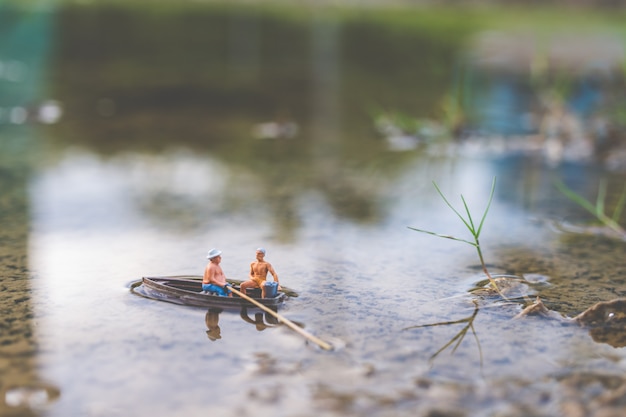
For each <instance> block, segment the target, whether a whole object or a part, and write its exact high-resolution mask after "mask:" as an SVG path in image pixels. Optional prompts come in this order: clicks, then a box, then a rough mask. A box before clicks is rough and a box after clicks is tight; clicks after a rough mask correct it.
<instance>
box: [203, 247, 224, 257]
mask: <svg viewBox="0 0 626 417" xmlns="http://www.w3.org/2000/svg"><path fill="white" fill-rule="evenodd" d="M221 254H222V251H221V250H219V249H211V250H210V251H209V253H208V254H207V256H206V257H207V259H213V258H215V257H216V256H220V255H221Z"/></svg>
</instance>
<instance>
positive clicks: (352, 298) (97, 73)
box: [0, 7, 626, 416]
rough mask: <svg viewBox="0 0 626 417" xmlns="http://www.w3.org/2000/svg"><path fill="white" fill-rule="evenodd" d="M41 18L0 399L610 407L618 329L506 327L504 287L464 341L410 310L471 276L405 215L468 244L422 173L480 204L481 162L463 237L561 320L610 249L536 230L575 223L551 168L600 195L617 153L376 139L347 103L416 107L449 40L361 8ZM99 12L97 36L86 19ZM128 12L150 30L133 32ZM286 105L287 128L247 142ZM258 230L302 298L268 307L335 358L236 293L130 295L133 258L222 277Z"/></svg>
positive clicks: (578, 302) (613, 272)
mask: <svg viewBox="0 0 626 417" xmlns="http://www.w3.org/2000/svg"><path fill="white" fill-rule="evenodd" d="M76 14H78V17H80V19H75V17H76ZM70 17H72V19H70ZM57 18H58V19H60V20H59V21H60V22H66V23H67V22H73V24H72V25H69V26H65V25H60V28H61V29H58V31H57V32H55V34H56V36H57V38H58V40H59V41H58V42H59V43H57V44H56V46H55V49H54V51H55V52H54V53H53V54H52V59H51V61H52V64H51V66H50V69H49V75H48V77H49V78H50V80H52V81H51V84H50V90H49V93H50V94H51V95H52V96H51V97H52V98H53V99H55V100H57V101H58V102H59V103H62V106H63V111H64V114H63V118H62V119H61V120H60V121H58V123H55V124H52V125H45V123H43V122H41V121H39V122H36V121H35V122H29V123H23V124H17V125H16V123H13V122H10V123H6V124H5V125H3V126H1V128H2V130H1V131H0V133H1V134H2V139H3V153H2V154H3V158H2V171H1V172H0V173H1V175H0V179H1V181H2V183H1V184H2V199H1V200H0V203H1V206H0V214H1V215H2V218H3V228H2V237H1V239H2V260H1V261H0V267H1V268H2V271H3V272H2V277H1V279H2V281H1V285H2V288H1V289H2V294H3V297H2V303H1V304H0V305H1V306H2V310H3V319H2V320H3V321H2V345H1V347H0V353H1V356H0V358H1V361H0V373H1V374H2V385H0V388H1V389H2V392H3V395H4V403H3V405H2V408H0V413H2V415H7V416H8V415H41V416H67V415H88V416H100V415H102V416H105V415H106V416H117V415H119V416H122V415H129V414H132V415H138V416H141V415H150V416H166V415H167V416H169V415H186V416H195V415H198V416H199V415H206V413H207V412H210V413H215V414H219V415H223V416H231V415H232V416H235V415H236V416H246V415H250V416H266V415H267V416H270V415H271V416H276V415H285V416H296V415H298V416H308V415H328V416H335V415H337V416H338V415H346V414H350V415H368V416H370V415H380V416H385V415H424V416H425V415H433V414H436V413H439V414H445V415H459V416H465V415H467V416H469V415H472V416H480V415H492V414H494V413H504V414H506V415H512V416H517V415H519V416H522V415H524V416H527V415H570V414H568V413H569V412H570V411H571V410H575V411H581V410H582V412H583V413H584V412H588V411H589V410H592V409H593V410H601V409H602V408H606V409H608V410H612V411H614V410H617V409H619V407H621V405H620V404H621V403H620V400H619V399H615V398H613V397H611V396H612V395H614V396H615V395H618V393H619V392H620V389H623V387H624V386H625V385H624V384H625V381H624V379H623V376H622V375H623V373H624V366H625V362H624V351H623V347H620V346H617V347H615V346H612V345H610V344H608V343H605V342H603V341H601V340H598V341H597V340H595V339H594V337H593V335H592V334H590V332H589V331H588V329H584V328H581V327H577V326H566V325H564V324H562V323H560V322H557V321H550V320H547V319H542V318H540V317H527V318H524V319H521V320H512V318H513V317H514V316H515V315H516V314H517V313H518V312H519V311H520V310H521V308H522V303H499V302H495V301H493V300H484V301H482V302H481V303H479V304H478V305H479V310H478V312H477V314H476V315H475V317H474V320H473V321H472V322H471V324H472V326H473V327H472V328H471V329H468V330H467V333H466V334H465V337H464V338H462V339H454V338H455V337H456V336H457V335H458V334H459V332H460V331H462V330H463V328H464V326H465V325H466V324H467V323H463V322H460V323H458V324H448V325H439V326H432V327H425V328H413V327H414V326H419V325H425V324H436V323H446V322H455V321H459V320H461V319H463V318H467V317H471V316H472V314H473V313H474V312H475V308H476V306H475V304H474V303H473V302H472V300H473V299H475V297H473V296H471V295H470V294H469V293H468V291H469V290H470V289H471V288H473V287H474V286H475V285H476V283H478V282H480V281H482V280H483V279H484V275H483V274H482V272H481V268H480V265H479V262H478V258H477V256H476V253H475V251H474V249H473V248H472V247H471V246H469V245H466V244H463V243H460V242H455V241H451V240H445V239H440V238H436V237H434V236H429V235H425V234H419V233H417V232H414V231H411V230H409V229H408V228H407V226H414V227H418V228H423V229H428V230H433V231H436V232H441V233H446V234H451V235H454V236H460V237H463V238H469V237H470V236H469V235H468V232H467V229H465V228H464V226H463V224H462V223H461V222H460V220H459V219H458V218H457V217H456V216H455V215H454V213H453V212H452V211H451V210H449V208H448V207H447V206H446V205H445V203H444V202H443V201H442V199H441V198H440V197H439V196H438V194H437V192H436V190H435V188H434V187H433V185H432V181H433V180H434V181H436V182H437V184H438V185H439V186H440V188H441V190H442V191H443V192H444V193H445V194H446V195H447V196H449V197H450V201H451V202H452V203H453V204H454V205H455V206H456V207H458V208H461V207H462V205H461V204H462V203H461V200H460V198H459V195H460V194H463V195H464V196H465V198H466V200H467V203H468V206H469V207H470V209H471V211H472V213H476V217H477V218H480V215H481V214H482V211H483V210H484V207H485V204H486V202H487V200H488V196H489V191H490V186H491V183H492V180H493V178H494V177H496V178H497V186H496V192H495V197H494V201H493V203H492V206H491V209H490V211H489V215H488V217H487V219H486V221H485V224H484V229H483V234H482V235H481V243H482V245H483V250H484V253H485V256H486V259H487V262H488V264H489V267H490V269H491V270H492V271H493V272H494V273H502V274H513V275H518V276H526V277H527V278H529V279H536V280H539V281H541V284H540V285H538V286H537V287H536V289H535V292H536V294H538V295H540V296H541V297H542V299H543V300H544V302H545V303H546V305H547V306H548V307H549V308H551V309H553V310H555V311H558V312H560V313H562V314H564V315H569V316H573V315H575V314H578V313H579V312H581V311H583V310H584V309H586V308H587V307H589V306H591V305H592V304H594V303H595V302H598V301H603V300H609V299H613V298H617V297H623V296H624V295H625V294H626V283H625V282H624V273H623V271H624V268H625V267H626V265H625V264H624V256H623V253H624V242H623V241H620V240H617V239H611V238H607V237H604V236H595V235H573V234H567V233H564V232H561V231H557V230H555V228H554V227H553V224H554V221H555V220H557V221H558V220H562V219H567V220H570V221H575V222H579V221H587V220H589V216H588V215H587V214H586V213H585V212H584V211H583V210H582V209H581V208H579V207H577V206H576V205H575V204H573V203H572V202H571V201H569V200H568V199H567V198H565V197H564V196H563V195H561V194H559V193H558V191H556V189H555V188H554V186H553V183H552V181H553V179H554V178H561V179H564V180H566V181H567V182H568V184H570V185H571V186H572V187H575V188H576V190H577V191H579V192H581V193H584V194H585V195H586V196H588V198H592V199H593V198H595V193H596V190H597V184H598V183H599V180H600V178H607V179H608V180H609V184H611V186H610V188H609V190H610V193H609V196H608V197H607V201H608V203H607V204H608V205H609V206H610V207H612V206H613V205H615V202H616V200H617V197H618V194H619V191H620V184H623V183H624V175H623V173H621V172H620V171H615V170H609V169H607V167H606V166H604V165H602V164H596V163H590V162H589V161H557V163H554V161H549V160H546V158H545V157H544V154H542V153H541V152H539V153H534V154H533V153H529V152H521V153H515V152H513V153H510V152H500V153H496V152H493V151H492V150H493V149H492V148H486V147H485V148H480V149H482V151H480V152H470V151H469V150H468V149H470V148H469V147H466V148H463V147H462V146H463V145H462V144H461V145H459V144H458V143H455V142H444V145H443V146H441V147H439V146H424V147H417V148H414V149H409V150H406V151H403V152H397V149H395V150H394V149H393V148H390V147H389V146H388V144H387V142H385V139H384V138H383V137H381V136H380V134H379V133H377V132H376V130H375V127H374V117H371V115H370V114H368V113H367V111H366V110H367V107H368V104H369V103H363V97H366V98H367V99H368V100H371V101H372V102H380V101H385V99H386V97H387V100H388V103H390V104H393V107H396V108H399V109H402V108H403V106H406V105H407V103H415V106H416V107H418V108H422V107H423V108H428V107H430V108H434V107H435V106H436V104H435V103H437V102H438V100H439V99H440V98H441V96H442V95H445V94H446V91H447V89H448V87H449V84H448V83H452V81H451V80H454V69H453V68H451V69H449V71H446V70H441V71H435V70H433V68H438V67H439V65H441V66H442V67H445V66H444V65H443V63H445V62H447V61H448V60H449V59H456V57H458V56H461V55H462V53H461V52H462V51H461V49H459V48H460V47H461V45H463V44H464V42H463V40H464V39H465V38H464V37H463V36H462V35H464V33H460V34H458V35H457V36H458V37H457V38H454V37H450V38H446V39H442V40H441V41H440V42H437V41H435V40H433V38H432V36H428V34H424V33H423V32H421V31H417V32H416V33H411V32H408V33H407V32H401V31H394V30H389V31H384V32H382V33H381V32H378V30H379V29H380V27H379V26H376V25H374V26H368V25H370V24H371V23H367V21H365V22H364V23H361V24H352V25H351V24H348V23H341V21H339V20H332V19H330V20H326V19H321V20H316V19H313V20H311V21H307V22H306V23H302V22H300V23H299V24H296V23H294V22H293V21H291V20H289V19H287V20H286V21H284V22H283V21H281V20H280V19H277V20H276V21H275V20H273V19H270V18H266V17H263V15H262V16H261V17H259V16H256V15H254V14H252V15H250V14H236V13H234V12H228V13H224V12H219V13H218V12H216V11H214V10H213V11H207V12H205V14H193V13H190V12H189V13H183V14H173V15H167V14H163V15H160V14H150V15H148V17H145V18H141V17H140V16H139V15H138V14H136V13H133V12H131V11H125V10H124V9H115V8H114V9H110V10H109V9H104V10H100V9H97V8H90V7H85V8H84V9H82V8H70V9H61V10H60V11H59V14H58V15H57V17H55V19H57ZM64 19H65V20H64ZM114 19H121V20H116V22H118V24H119V26H118V28H119V30H118V31H115V32H108V33H111V38H107V37H103V36H101V32H100V31H99V30H90V29H94V28H96V29H98V28H101V26H99V25H104V26H106V25H105V23H106V22H109V21H112V20H114ZM77 22H78V23H77ZM206 22H212V23H213V25H209V27H210V28H213V29H211V30H209V29H206V32H205V31H204V30H205V29H202V30H201V28H204V27H205V26H203V25H204V24H205V23H206ZM135 23H136V25H135ZM140 27H141V28H146V27H147V28H149V29H150V30H147V31H141V33H142V35H141V36H143V37H140V36H139V35H138V33H139V28H140ZM170 27H173V28H181V27H185V28H187V29H188V30H185V31H182V30H179V31H173V32H172V31H169V30H166V29H168V28H170ZM157 29H158V30H157ZM357 29H359V30H357ZM135 30H137V32H135ZM462 30H463V31H465V30H469V29H467V28H462ZM167 33H169V34H171V36H169V35H168V36H165V35H164V34H167ZM249 33H253V34H257V35H255V36H247V35H246V34H249ZM259 33H262V34H263V35H258V34H259ZM361 33H362V34H363V36H364V37H360V36H357V35H358V34H361ZM131 35H132V36H131ZM201 35H204V36H201ZM209 35H210V36H209ZM177 36H180V38H179V37H177ZM368 36H369V37H368ZM117 37H119V38H120V39H118V38H117ZM286 37H289V39H290V41H291V42H286V40H285V39H286ZM107 39H108V41H107ZM124 39H128V41H127V42H123V40H124ZM353 39H358V41H356V40H353ZM363 39H370V40H375V39H378V40H379V41H380V42H381V45H380V49H376V51H378V53H380V54H381V56H386V57H387V58H386V60H385V61H384V62H386V63H387V64H388V65H387V66H385V65H383V64H381V61H380V60H378V59H374V60H373V62H369V61H368V60H366V58H365V57H364V55H361V54H362V53H364V52H363V51H361V49H359V47H358V45H362V40H363ZM87 40H90V41H89V42H88V41H87ZM177 40H178V41H180V42H182V41H184V42H182V43H179V44H177V43H176V41H177ZM192 40H193V41H195V42H197V43H193V42H190V41H192ZM161 41H162V44H163V47H162V49H160V48H157V45H159V42H161ZM280 41H283V42H284V43H281V42H280ZM108 42H110V43H108ZM254 42H258V44H257V43H254ZM403 42H404V43H403ZM172 45H173V46H172ZM181 45H184V46H185V48H182V47H181ZM229 45H230V46H229ZM233 45H235V46H233ZM305 45H306V47H305ZM355 45H356V46H355ZM369 45H370V46H371V47H374V46H375V45H373V44H371V43H369ZM402 45H406V46H407V47H406V48H404V47H402ZM409 45H412V47H415V48H418V49H420V48H421V49H420V50H421V52H422V54H421V55H420V56H419V59H418V57H416V56H413V55H411V54H407V48H408V47H409ZM95 46H98V48H96V47H95ZM392 46H395V47H397V48H398V49H397V50H394V48H393V47H392ZM210 47H213V49H212V48H210ZM280 47H283V48H286V49H283V50H281V49H280ZM152 48H155V49H158V50H160V52H161V53H160V54H159V53H157V52H156V51H154V50H153V49H152ZM220 48H221V49H220ZM272 48H276V49H277V50H278V51H280V52H273V49H272ZM289 48H293V51H292V50H290V49H289ZM207 50H210V51H211V52H210V53H209V52H206V51H207ZM291 52H294V53H299V54H300V55H297V56H294V55H293V54H291ZM225 57H228V59H226V58H225ZM424 60H427V61H428V62H430V63H431V65H430V66H428V67H424V66H422V65H421V64H420V62H422V61H424ZM225 63H228V65H230V67H226V68H223V67H222V66H224V65H225ZM377 65H378V66H377ZM198 67H202V68H204V70H203V71H198V70H197V68H198ZM195 68H196V69H195ZM235 69H238V70H239V71H241V72H237V71H235ZM413 69H414V70H415V73H412V71H413ZM389 71H391V72H392V73H391V74H390V73H389ZM211 74H217V76H211ZM416 74H419V75H420V76H419V77H417V76H416ZM359 80H361V81H359ZM373 81H376V82H373ZM352 83H354V84H352ZM407 85H410V86H412V88H407ZM414 91H422V92H423V94H421V95H419V97H418V95H417V94H415V93H414ZM24 94H25V95H26V93H24ZM389 97H397V99H395V98H394V99H392V98H389ZM48 98H50V97H48ZM355 103H359V104H363V106H357V105H356V104H355ZM285 109H286V110H285ZM416 113H420V111H417V112H416ZM424 113H425V112H424ZM14 122H15V121H14ZM287 122H289V123H293V124H294V125H295V126H297V128H298V129H297V130H296V133H294V134H293V135H291V134H285V135H277V136H275V137H273V138H267V137H264V138H261V137H260V136H263V135H260V136H259V135H258V134H257V133H258V132H259V129H261V130H262V129H263V128H265V129H268V126H269V128H271V127H272V126H274V127H275V126H276V125H267V124H265V123H287ZM259 124H264V125H259ZM264 131H265V132H267V130H264ZM270 131H271V129H270ZM265 136H267V135H265ZM490 138H493V136H490ZM467 143H470V142H467ZM9 145H10V146H9ZM488 149H491V150H488ZM5 225H8V226H5ZM258 246H264V247H265V248H266V249H267V260H268V261H270V262H271V263H272V264H273V266H274V268H275V269H276V271H277V272H278V274H279V276H280V280H281V283H283V284H284V285H286V286H288V287H290V288H293V289H295V290H296V291H297V292H298V293H299V297H297V298H291V299H289V300H288V301H287V302H286V303H285V305H284V306H283V308H282V309H281V310H280V312H281V313H282V314H284V315H285V316H286V317H288V318H289V319H291V320H293V321H296V322H299V323H302V324H303V325H304V326H305V328H306V329H307V331H309V332H311V333H313V334H315V335H316V336H318V337H320V338H322V339H324V340H327V341H329V342H330V343H332V344H333V346H334V347H335V349H334V350H333V351H332V352H325V351H322V350H320V349H319V348H317V347H315V346H314V345H311V344H309V343H307V342H306V341H305V340H303V339H302V338H301V337H300V336H299V335H297V334H295V333H294V332H292V331H290V330H289V329H288V328H286V327H285V326H277V325H276V324H275V323H273V322H271V321H268V320H267V319H265V318H263V317H261V316H256V315H255V314H256V313H259V312H258V311H254V310H250V311H248V312H247V313H248V315H247V316H246V318H245V319H244V318H242V316H241V315H240V313H239V312H222V313H221V314H219V316H215V315H211V314H207V313H208V312H207V311H206V310H203V309H198V308H189V307H182V306H177V305H173V304H168V303H164V302H159V301H155V300H150V299H146V298H143V297H138V296H136V295H133V294H132V293H131V292H130V285H131V283H132V282H134V281H136V280H138V279H140V278H141V277H142V276H149V275H170V274H171V275H181V274H201V273H202V270H203V268H204V266H205V264H206V259H205V255H206V252H207V251H208V250H209V249H210V248H212V247H218V248H220V249H221V250H222V251H223V263H222V267H223V269H224V271H225V272H226V274H227V276H229V277H231V278H235V279H242V278H244V277H245V276H246V274H247V272H248V267H249V263H250V262H251V261H252V260H253V259H254V251H255V249H256V248H257V247H258ZM261 320H263V321H261ZM216 322H217V323H216ZM216 324H219V328H220V330H219V338H218V337H216V335H217V332H216V331H215V325H216ZM451 340H454V341H453V343H452V344H450V345H448V343H449V342H450V341H451ZM456 341H458V342H459V343H458V344H457V343H456ZM446 346H448V347H446ZM616 393H617V394H616ZM568 410H570V411H568Z"/></svg>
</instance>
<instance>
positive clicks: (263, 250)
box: [256, 248, 265, 255]
mask: <svg viewBox="0 0 626 417" xmlns="http://www.w3.org/2000/svg"><path fill="white" fill-rule="evenodd" d="M256 251H257V252H261V253H262V254H263V255H265V249H263V248H257V249H256Z"/></svg>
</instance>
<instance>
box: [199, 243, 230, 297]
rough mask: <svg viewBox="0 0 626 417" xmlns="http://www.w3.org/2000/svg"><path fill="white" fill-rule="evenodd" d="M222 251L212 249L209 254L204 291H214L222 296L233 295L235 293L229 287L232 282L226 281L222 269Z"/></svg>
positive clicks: (203, 281) (203, 284) (203, 282)
mask: <svg viewBox="0 0 626 417" xmlns="http://www.w3.org/2000/svg"><path fill="white" fill-rule="evenodd" d="M221 254H222V251H220V250H218V249H211V250H210V251H209V253H208V255H207V259H208V260H209V263H208V264H207V266H206V268H205V269H204V276H203V277H202V291H206V292H214V293H217V295H219V296H221V297H232V296H233V294H232V292H231V291H230V289H229V288H228V287H229V286H230V284H229V283H228V282H226V275H224V271H222V267H221V266H220V262H221V261H222V256H221Z"/></svg>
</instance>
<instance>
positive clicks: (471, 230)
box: [461, 194, 478, 237]
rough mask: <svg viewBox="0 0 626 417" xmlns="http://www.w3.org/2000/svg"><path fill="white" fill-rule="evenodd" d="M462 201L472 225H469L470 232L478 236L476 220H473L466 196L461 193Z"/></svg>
mask: <svg viewBox="0 0 626 417" xmlns="http://www.w3.org/2000/svg"><path fill="white" fill-rule="evenodd" d="M461 201H462V202H463V207H465V212H466V213H467V220H468V221H469V224H470V226H471V227H469V230H470V232H471V233H472V235H473V236H474V237H478V235H477V234H476V227H475V226H474V220H472V213H470V210H469V207H468V206H467V202H466V201H465V197H463V194H461Z"/></svg>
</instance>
